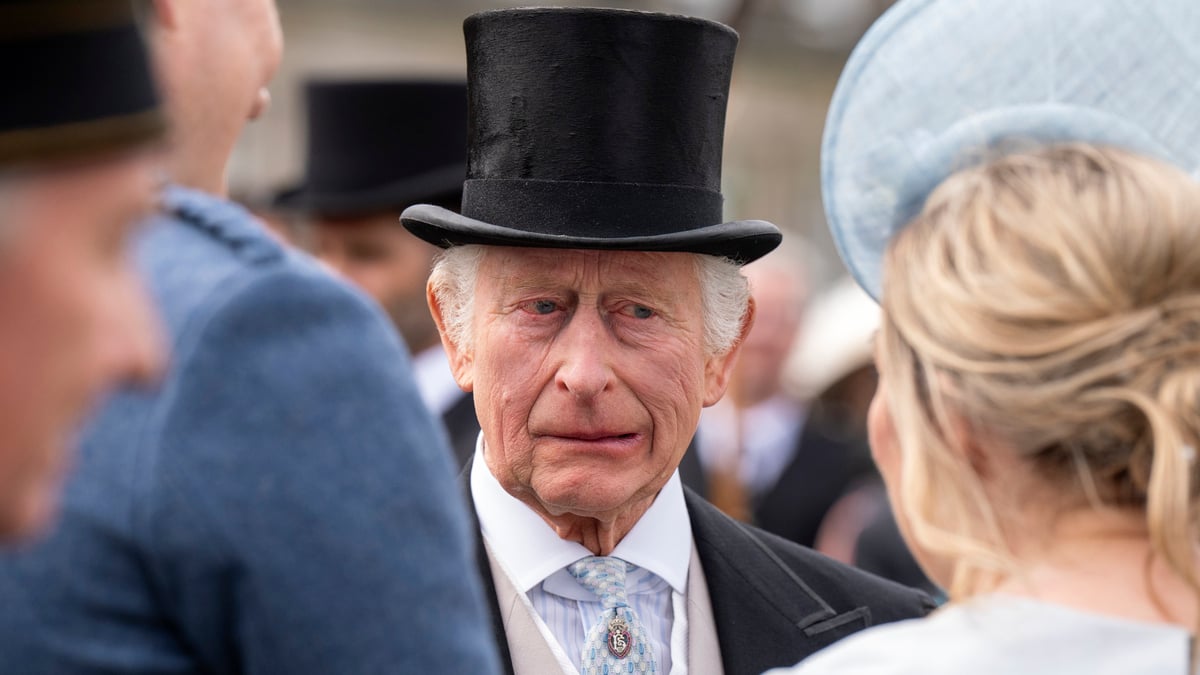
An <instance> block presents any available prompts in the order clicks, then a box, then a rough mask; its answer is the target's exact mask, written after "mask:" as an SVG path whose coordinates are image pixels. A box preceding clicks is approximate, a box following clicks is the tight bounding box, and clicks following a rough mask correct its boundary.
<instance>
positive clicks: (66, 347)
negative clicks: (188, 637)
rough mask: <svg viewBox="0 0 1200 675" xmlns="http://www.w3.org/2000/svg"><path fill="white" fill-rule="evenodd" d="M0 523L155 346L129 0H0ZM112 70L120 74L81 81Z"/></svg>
mask: <svg viewBox="0 0 1200 675" xmlns="http://www.w3.org/2000/svg"><path fill="white" fill-rule="evenodd" d="M0 73H2V74H0V82H2V83H3V86H4V91H5V99H4V103H3V104H0V317H3V318H2V319H0V411H3V412H0V539H6V540H7V539H12V538H18V537H22V536H25V535H28V534H30V533H32V532H33V531H36V530H37V529H39V528H40V527H41V526H42V525H44V524H45V523H46V521H47V520H48V519H49V518H50V517H51V515H52V514H53V512H54V505H55V503H56V502H57V500H58V492H59V483H60V482H61V480H62V473H63V469H64V466H65V465H66V464H68V463H69V461H68V460H67V455H68V451H67V448H68V447H69V446H70V445H71V441H70V437H71V435H72V433H73V432H74V430H75V427H76V426H77V425H78V424H79V423H80V422H81V417H82V416H83V415H84V414H85V413H86V411H87V409H88V408H89V407H90V404H91V403H92V402H93V399H94V398H95V396H96V395H97V394H99V393H100V392H102V391H103V390H106V389H108V388H109V387H111V386H112V385H114V384H118V383H120V382H122V381H127V382H128V381H144V380H147V379H149V378H151V377H152V376H154V375H155V374H156V373H157V372H158V371H159V370H160V369H161V366H162V360H163V350H162V347H161V345H160V340H159V332H158V326H157V323H156V322H155V320H154V317H153V314H152V312H151V311H150V303H149V298H148V297H147V296H146V295H145V292H144V291H143V289H142V285H141V282H140V280H139V279H138V278H137V276H136V274H135V273H134V269H133V266H132V265H131V263H130V261H129V260H128V259H127V256H126V248H127V247H126V239H127V237H128V236H129V234H130V233H131V231H132V224H133V223H135V222H137V221H138V220H139V219H140V217H141V216H142V215H143V214H144V213H145V212H146V211H147V210H148V209H149V208H150V207H151V205H152V203H153V195H154V187H155V181H154V172H155V169H156V167H157V160H156V157H155V156H156V153H153V152H150V151H149V149H148V147H147V146H148V144H150V143H153V142H154V141H156V140H157V139H158V138H159V137H160V136H161V134H162V130H163V120H162V114H161V112H160V110H159V103H158V96H157V94H156V92H155V89H154V86H153V82H152V79H151V77H150V67H149V64H148V63H147V61H146V54H145V47H144V45H143V44H142V40H141V36H140V35H139V33H138V31H137V27H136V25H135V21H134V16H133V14H132V11H131V8H130V4H129V2H128V0H106V1H97V2H92V3H89V6H88V7H87V8H85V7H83V6H81V5H79V3H76V2H67V1H65V0H37V1H36V2H35V1H33V0H30V1H27V2H8V3H5V4H3V5H0ZM114 78H120V81H121V82H122V86H120V87H101V88H95V87H93V86H91V83H93V82H104V81H109V80H111V79H114Z"/></svg>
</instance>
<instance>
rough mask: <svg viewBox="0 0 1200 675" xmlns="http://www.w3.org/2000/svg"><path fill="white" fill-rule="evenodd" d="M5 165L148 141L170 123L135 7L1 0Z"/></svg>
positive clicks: (0, 118) (106, 0)
mask: <svg viewBox="0 0 1200 675" xmlns="http://www.w3.org/2000/svg"><path fill="white" fill-rule="evenodd" d="M0 83H3V86H4V90H5V96H4V103H3V104H2V105H0V167H5V168H11V167H20V166H27V165H29V164H36V163H45V162H53V161H60V160H68V159H77V158H84V157H88V156H91V155H95V154H98V153H103V152H109V151H114V150H118V149H122V148H125V147H128V146H131V145H136V144H140V143H144V142H146V141H149V140H152V139H156V138H158V137H159V136H161V135H162V133H163V131H164V129H165V123H164V119H163V116H162V113H161V111H160V109H159V100H158V94H157V91H156V89H155V87H154V81H153V78H152V77H151V73H150V66H149V63H148V61H147V55H146V47H145V44H144V43H143V42H142V36H141V34H140V32H139V30H138V26H137V22H136V20H135V16H134V11H133V6H132V3H131V1H130V0H0Z"/></svg>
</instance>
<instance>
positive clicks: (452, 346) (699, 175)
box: [402, 8, 929, 675]
mask: <svg viewBox="0 0 1200 675" xmlns="http://www.w3.org/2000/svg"><path fill="white" fill-rule="evenodd" d="M465 30H466V37H467V59H468V82H469V85H468V86H469V92H470V94H469V98H470V104H471V107H470V116H471V120H470V127H469V128H470V139H469V148H470V150H469V157H470V161H469V165H468V179H467V181H466V183H465V185H464V193H463V209H462V215H459V214H455V213H453V212H451V211H448V210H446V209H441V208H438V207H435V206H424V205H418V206H414V207H410V208H409V209H407V210H406V211H405V212H404V214H403V216H402V221H403V222H404V224H405V226H407V227H408V228H409V230H410V231H412V232H414V233H415V234H417V235H418V236H420V237H422V238H424V239H426V240H427V241H429V242H431V243H434V244H437V245H440V246H442V247H446V248H447V249H448V250H447V251H446V252H445V253H444V254H443V256H442V258H441V259H440V260H439V262H438V263H437V264H436V265H435V268H434V271H433V274H432V275H431V278H430V281H429V302H430V305H431V307H432V310H433V313H434V316H435V319H436V320H437V322H438V326H439V329H440V331H441V334H442V340H443V343H444V345H445V347H446V350H447V353H448V355H449V357H450V361H451V365H452V369H453V371H454V373H455V377H456V379H457V381H458V383H459V384H460V386H462V387H463V388H464V389H467V390H470V391H473V392H474V393H475V401H476V410H477V412H478V414H479V421H480V424H481V426H482V433H481V441H480V443H479V445H478V448H477V452H476V456H475V460H474V462H473V464H472V465H471V467H470V469H469V478H468V480H469V494H470V496H471V497H472V499H473V502H474V507H475V512H476V515H477V516H478V522H479V526H480V532H481V535H482V544H483V546H484V548H483V551H484V553H483V555H482V558H481V569H482V570H483V572H484V573H485V575H486V577H487V580H488V581H489V582H490V586H491V590H492V595H491V599H492V610H493V614H494V617H493V625H494V627H495V629H496V631H497V636H498V639H499V641H500V644H501V646H502V648H503V647H506V648H507V649H506V650H505V651H506V656H507V657H508V660H509V669H510V670H509V672H513V673H521V674H534V673H536V674H539V675H542V674H544V673H552V672H563V673H575V672H579V673H585V674H588V675H590V674H592V673H611V672H622V673H624V672H638V673H672V672H674V673H680V672H685V670H686V672H690V673H722V672H724V673H729V674H731V675H743V674H745V675H749V674H750V673H755V674H757V673H760V672H761V671H762V670H764V669H767V668H770V667H772V666H776V665H781V664H790V663H794V662H796V661H798V660H799V659H801V658H802V657H804V656H806V655H808V654H810V653H812V652H814V651H816V650H817V649H820V648H821V647H823V646H825V645H828V644H830V643H831V642H833V641H835V640H837V639H839V638H841V637H844V636H846V635H848V634H850V633H853V632H855V631H857V630H859V629H862V628H865V627H867V626H869V625H872V624H876V623H880V622H886V621H892V620H896V619H901V618H907V617H912V616H917V615H920V614H922V613H924V612H925V611H927V610H928V608H929V605H928V604H927V600H926V598H925V597H924V596H923V595H922V594H920V593H918V592H916V591H912V590H910V589H906V588H903V587H900V586H897V585H894V584H892V583H890V582H885V581H882V580H880V579H877V578H875V577H871V576H869V575H867V574H865V573H861V572H857V571H855V570H852V569H850V568H848V567H845V566H842V565H840V564H837V563H833V562H831V561H829V560H828V559H825V558H823V557H821V556H819V555H817V554H815V553H813V552H812V551H810V550H808V549H804V548H801V547H799V546H797V545H794V544H791V543H788V542H784V541H782V540H780V539H777V538H775V537H772V536H770V535H767V534H765V533H763V532H761V531H758V530H755V529H753V528H750V527H747V526H744V525H742V524H739V523H737V522H735V521H733V520H731V519H729V518H727V517H725V516H724V515H722V514H720V512H718V511H717V510H716V509H715V508H714V507H712V506H711V505H709V504H707V503H706V502H704V501H703V500H700V499H698V498H696V497H695V496H694V495H693V494H691V493H690V492H689V491H687V490H685V489H684V488H682V486H681V485H680V481H679V479H678V477H677V476H678V474H677V472H676V467H677V465H678V463H679V461H680V457H681V456H682V454H683V453H684V451H685V449H686V448H687V446H688V442H689V440H690V439H691V437H692V434H693V433H694V431H695V429H696V423H697V419H698V417H699V414H700V410H701V408H702V407H704V406H706V405H711V404H713V403H715V402H716V401H717V400H718V399H720V398H721V395H722V394H723V392H724V390H725V387H726V384H727V382H728V379H729V376H730V370H731V368H732V365H733V362H734V359H735V357H736V354H737V347H738V344H739V342H740V341H741V339H742V338H743V336H744V335H745V334H746V331H747V330H748V329H749V327H750V324H751V318H752V316H753V311H754V310H753V303H752V302H751V301H750V299H749V295H748V289H747V285H746V281H745V279H744V278H743V277H742V276H741V274H740V270H739V267H738V265H739V264H740V263H745V262H748V261H750V260H753V259H756V258H758V257H761V256H762V255H764V254H765V253H767V252H768V251H770V250H771V249H772V248H774V247H775V246H776V245H777V244H778V243H779V241H780V235H779V231H778V230H777V229H776V228H775V227H774V226H773V225H771V224H769V223H765V222H761V221H738V222H722V218H721V195H720V192H719V185H720V157H721V145H722V143H721V141H722V134H723V127H724V117H725V99H726V92H727V89H728V84H729V76H730V70H731V66H732V61H733V54H734V48H735V45H736V34H734V33H733V31H731V30H729V29H728V28H726V27H724V26H721V25H720V24H715V23H711V22H708V21H703V20H698V19H691V18H686V17H676V16H666V15H659V14H646V13H640V12H628V11H620V10H597V9H547V8H543V9H520V10H501V11H495V12H485V13H483V14H478V15H475V16H473V17H471V18H469V19H468V20H467V22H466V24H465Z"/></svg>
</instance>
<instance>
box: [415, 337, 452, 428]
mask: <svg viewBox="0 0 1200 675" xmlns="http://www.w3.org/2000/svg"><path fill="white" fill-rule="evenodd" d="M412 367H413V375H414V377H416V380H417V389H418V390H419V391H420V392H421V400H422V401H424V402H425V407H426V408H428V409H429V412H431V413H433V414H434V415H435V416H437V417H441V416H442V415H445V414H446V411H448V410H450V408H451V407H452V406H453V405H454V403H455V402H456V401H458V399H459V397H460V396H462V395H463V390H462V389H460V388H459V386H458V383H457V382H455V381H454V373H453V372H452V371H451V370H450V361H449V359H448V358H446V351H445V350H444V349H442V345H441V344H440V343H439V344H436V345H434V346H432V347H428V348H426V349H423V350H422V351H421V353H419V354H415V355H413V358H412Z"/></svg>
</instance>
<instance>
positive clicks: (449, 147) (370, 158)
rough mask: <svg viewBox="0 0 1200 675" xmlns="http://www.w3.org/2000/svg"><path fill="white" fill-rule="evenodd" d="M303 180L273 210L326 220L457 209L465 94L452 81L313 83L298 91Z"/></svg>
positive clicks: (462, 161)
mask: <svg viewBox="0 0 1200 675" xmlns="http://www.w3.org/2000/svg"><path fill="white" fill-rule="evenodd" d="M305 100H306V106H307V114H308V122H307V130H308V146H307V147H308V150H307V158H306V160H305V171H304V179H303V181H302V182H301V183H300V184H299V185H297V186H294V187H291V188H287V189H285V190H283V191H281V192H279V193H278V194H277V195H276V196H275V198H274V200H273V203H274V206H275V207H276V208H279V209H281V210H287V211H299V212H304V213H310V214H315V215H319V216H327V217H335V218H336V217H343V216H355V215H361V214H366V213H372V212H380V211H392V210H394V211H397V212H398V211H401V210H403V209H404V207H406V206H409V205H410V204H414V203H417V202H432V203H435V204H439V205H447V206H449V207H450V208H455V207H457V204H458V201H459V198H460V195H461V192H462V182H463V178H464V177H465V176H466V161H467V89H466V84H465V83H463V82H461V81H459V82H454V81H432V80H411V79H410V80H401V79H394V80H383V79H378V80H313V81H311V82H309V83H308V84H307V85H306V87H305Z"/></svg>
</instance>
